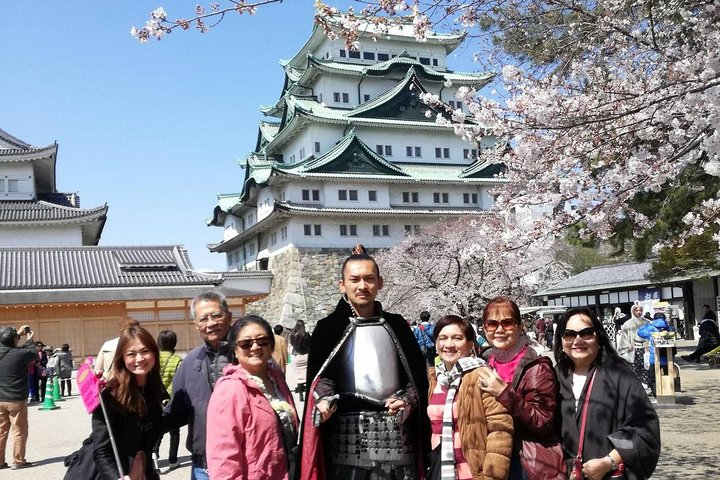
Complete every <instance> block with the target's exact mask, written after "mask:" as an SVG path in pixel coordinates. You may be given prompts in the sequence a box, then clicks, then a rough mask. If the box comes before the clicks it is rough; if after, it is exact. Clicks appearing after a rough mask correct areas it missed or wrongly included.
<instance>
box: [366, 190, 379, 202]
mask: <svg viewBox="0 0 720 480" xmlns="http://www.w3.org/2000/svg"><path fill="white" fill-rule="evenodd" d="M368 202H377V190H368Z"/></svg>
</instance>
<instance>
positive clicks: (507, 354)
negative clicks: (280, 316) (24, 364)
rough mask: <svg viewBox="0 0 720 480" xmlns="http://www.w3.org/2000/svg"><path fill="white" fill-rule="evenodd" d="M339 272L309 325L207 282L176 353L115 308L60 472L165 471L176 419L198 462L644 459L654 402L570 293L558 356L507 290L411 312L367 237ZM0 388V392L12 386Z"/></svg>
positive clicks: (652, 437)
mask: <svg viewBox="0 0 720 480" xmlns="http://www.w3.org/2000/svg"><path fill="white" fill-rule="evenodd" d="M339 285H340V293H341V296H340V299H339V301H338V304H337V306H336V308H335V310H334V311H333V312H332V313H331V314H330V315H328V316H327V317H326V318H323V319H321V320H319V321H318V322H317V323H316V325H315V328H314V331H313V332H312V335H311V334H310V333H308V332H307V331H306V330H305V326H304V325H303V324H299V325H296V327H295V328H293V329H292V331H291V332H289V333H285V332H283V330H282V329H277V328H276V329H273V327H272V326H271V325H270V323H269V322H268V321H266V320H265V319H263V318H262V317H260V316H256V315H245V316H242V317H241V318H238V319H237V320H235V321H233V318H232V317H233V316H232V313H231V312H230V310H229V309H228V304H227V301H226V300H225V298H224V297H223V296H222V295H221V294H220V293H218V292H215V291H211V292H205V293H203V294H200V295H198V296H197V297H196V298H194V299H193V300H192V302H191V315H192V318H193V320H194V324H195V328H196V330H197V332H198V334H199V336H200V338H201V340H202V342H201V343H200V345H199V346H198V347H197V348H195V349H193V350H191V351H190V352H188V353H187V355H186V356H185V357H184V358H182V359H181V358H180V356H178V355H177V354H175V346H176V343H177V337H176V335H175V334H174V333H173V332H171V331H162V332H160V334H159V335H158V337H157V339H155V338H153V336H152V335H151V334H150V333H149V332H148V331H147V330H145V329H144V328H142V326H140V325H138V324H137V322H126V323H125V324H123V325H122V326H121V332H120V335H119V336H118V337H117V338H116V339H112V340H111V341H109V342H106V345H103V349H105V348H106V346H107V350H108V355H107V356H104V355H103V351H102V349H101V352H100V353H101V355H99V356H98V362H97V364H96V365H95V369H96V371H97V374H98V376H102V377H104V379H105V386H104V389H103V391H102V394H101V400H102V403H103V405H104V408H102V409H100V408H98V409H96V410H95V411H94V413H93V414H92V420H91V423H92V433H91V435H90V437H89V438H88V439H86V440H85V442H83V444H82V446H79V447H80V448H79V449H78V450H77V451H76V452H73V453H72V454H71V455H69V456H68V457H67V458H66V459H65V461H66V466H67V467H68V468H67V473H66V476H65V478H66V479H77V478H85V479H102V480H117V479H121V480H136V479H145V480H153V479H155V480H158V479H159V478H160V476H159V475H160V473H161V471H160V470H159V469H158V451H159V445H160V440H161V438H162V435H163V433H169V434H170V458H169V459H168V460H169V467H168V468H169V469H172V468H176V467H177V465H178V458H177V450H178V440H179V435H178V430H177V429H178V428H180V427H182V426H185V425H187V427H188V435H187V443H186V447H187V448H188V450H189V451H190V453H191V468H190V478H191V480H204V479H213V480H225V479H263V480H267V479H270V480H275V479H277V480H280V479H287V480H291V479H293V480H297V479H301V480H311V479H358V480H382V479H389V480H390V479H392V480H400V479H403V480H422V479H428V480H436V479H438V480H451V479H459V480H463V479H475V478H484V479H498V480H500V479H513V480H514V479H518V480H523V479H528V480H536V479H567V478H573V479H583V478H587V479H591V480H599V479H606V478H626V479H644V478H649V477H650V476H651V475H652V473H653V471H654V469H655V466H656V464H657V461H658V458H659V454H660V431H659V422H658V417H657V414H656V413H655V410H654V408H653V407H652V405H651V403H650V400H649V398H648V396H647V394H646V393H645V390H644V389H643V386H642V383H641V379H640V378H638V376H637V375H636V374H635V372H634V371H633V368H632V365H631V364H633V362H631V361H629V360H628V359H627V358H623V357H621V356H620V355H619V354H618V353H617V352H616V350H615V348H614V347H613V342H611V340H610V338H609V337H608V335H607V333H606V331H605V330H604V328H603V326H602V324H601V322H600V321H599V320H598V319H597V318H596V316H595V315H594V313H593V312H592V311H591V310H589V309H587V308H573V309H571V310H569V311H567V312H566V313H565V314H564V315H563V316H562V318H560V320H559V321H558V322H557V323H556V325H555V326H554V329H552V328H551V329H549V331H548V329H546V330H545V332H544V336H543V337H542V338H541V340H542V341H547V337H548V333H550V334H551V335H552V333H554V334H555V335H554V340H553V342H552V347H553V353H554V357H555V359H556V364H555V365H553V362H552V361H551V360H550V358H549V357H547V356H543V355H541V354H540V353H542V349H538V348H536V347H537V344H538V343H537V340H538V338H537V337H536V338H532V337H531V336H529V335H527V333H526V328H525V324H524V322H523V321H522V320H521V316H520V310H519V308H518V306H517V305H516V304H515V302H514V301H513V300H512V299H510V298H506V297H498V298H495V299H492V300H491V301H489V302H488V303H487V305H484V306H483V307H484V308H483V316H482V319H481V320H480V321H479V322H478V323H480V325H479V327H480V328H477V327H478V326H477V325H474V322H472V321H470V320H468V319H466V318H462V317H459V316H457V315H453V314H447V315H442V316H440V318H439V319H438V320H437V321H436V322H434V324H433V322H430V319H429V315H426V314H425V313H423V315H422V316H421V322H420V324H418V325H417V326H416V327H417V328H411V327H410V325H409V324H408V322H407V321H406V319H405V318H403V317H402V316H401V315H399V314H395V313H390V312H387V311H385V310H384V309H383V307H382V305H381V304H380V302H378V301H377V300H376V297H377V294H378V292H379V291H380V290H381V289H382V287H383V278H382V276H381V275H380V269H379V267H378V265H377V263H376V262H375V260H374V259H373V258H372V257H371V256H369V255H368V254H367V252H366V251H365V249H364V248H363V247H362V246H361V245H358V246H356V247H355V249H354V250H353V252H352V254H351V255H350V256H349V257H348V258H347V259H346V260H345V262H344V263H343V265H342V269H341V272H340V280H339ZM276 327H277V326H276ZM421 327H422V328H421ZM418 331H419V332H418ZM5 333H7V332H4V331H3V336H2V338H0V340H2V347H0V358H1V357H2V356H8V355H15V354H16V353H15V352H16V351H18V353H17V355H18V358H17V360H13V361H14V362H21V361H25V360H24V357H23V358H22V359H21V358H20V356H21V355H24V353H22V352H20V351H27V352H30V350H29V349H27V350H24V349H21V348H16V347H17V344H18V341H19V337H20V336H19V335H18V333H17V332H10V333H12V335H11V336H12V338H9V336H8V335H9V333H8V335H5ZM6 336H7V337H8V338H7V339H6ZM286 340H287V341H286ZM481 342H482V343H483V344H484V346H481ZM28 343H33V342H32V341H31V334H28ZM35 348H36V347H35ZM113 348H114V350H113ZM288 350H289V352H288ZM539 352H540V353H539ZM110 353H111V355H110ZM33 355H35V356H37V351H36V352H35V353H33ZM288 356H290V358H292V360H291V361H292V362H293V363H295V364H296V365H295V366H296V367H297V366H298V365H299V366H300V368H299V369H297V368H295V369H293V370H294V371H296V374H297V375H298V377H297V378H296V379H295V380H296V382H295V383H296V384H298V385H300V392H301V393H302V396H301V400H303V399H304V400H303V401H304V405H303V407H304V408H303V409H302V410H300V409H299V408H298V406H299V404H298V405H296V403H295V400H294V397H293V394H292V392H291V391H290V388H289V387H288V383H287V382H286V378H285V373H286V372H285V369H286V363H287V360H288ZM102 357H104V358H102ZM101 358H102V359H101ZM298 370H299V372H298ZM4 375H6V374H5V369H2V370H0V377H2V376H4ZM0 381H2V382H3V384H5V379H4V378H0ZM5 390H7V389H0V408H7V407H6V405H7V404H8V403H11V402H12V401H13V399H11V398H10V397H9V396H8V392H6V391H5ZM300 392H299V393H300ZM68 393H70V387H68ZM23 400H26V398H25V397H23ZM26 403H27V402H25V404H26ZM0 446H2V447H3V449H2V451H3V452H4V444H3V445H0ZM17 453H18V455H19V456H17V457H16V458H15V461H16V462H18V461H20V462H21V463H22V462H25V459H24V452H17ZM5 465H7V464H5ZM0 467H2V465H0Z"/></svg>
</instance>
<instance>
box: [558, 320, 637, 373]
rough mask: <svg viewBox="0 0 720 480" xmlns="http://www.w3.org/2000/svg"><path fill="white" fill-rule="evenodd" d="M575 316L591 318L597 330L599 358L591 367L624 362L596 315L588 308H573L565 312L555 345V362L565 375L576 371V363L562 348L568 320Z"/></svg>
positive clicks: (596, 358)
mask: <svg viewBox="0 0 720 480" xmlns="http://www.w3.org/2000/svg"><path fill="white" fill-rule="evenodd" d="M575 315H582V316H584V317H587V318H589V319H590V323H591V325H592V327H593V328H594V329H595V337H596V338H597V341H598V347H599V349H598V354H597V357H595V360H593V362H592V364H591V366H593V367H597V366H598V365H603V364H610V363H620V362H624V360H623V359H622V358H621V357H620V355H618V353H617V352H616V351H615V349H614V348H613V346H612V342H610V337H608V334H607V332H606V331H605V328H603V324H602V323H601V322H600V320H598V318H597V317H596V316H595V313H594V312H593V311H592V310H590V309H589V308H587V307H576V308H571V309H570V310H568V311H567V312H565V314H564V315H563V316H562V318H560V321H559V322H558V325H557V330H556V333H555V340H554V345H553V353H554V354H555V360H556V361H557V365H558V367H559V368H560V370H561V371H562V373H563V374H564V375H568V374H569V373H570V372H572V371H574V370H575V362H573V361H572V359H571V358H570V357H568V356H567V355H566V354H565V352H564V351H563V347H562V336H563V333H564V332H565V328H566V327H567V323H568V320H570V318H572V317H573V316H575Z"/></svg>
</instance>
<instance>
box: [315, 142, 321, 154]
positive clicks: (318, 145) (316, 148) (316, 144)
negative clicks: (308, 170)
mask: <svg viewBox="0 0 720 480" xmlns="http://www.w3.org/2000/svg"><path fill="white" fill-rule="evenodd" d="M315 153H320V142H315Z"/></svg>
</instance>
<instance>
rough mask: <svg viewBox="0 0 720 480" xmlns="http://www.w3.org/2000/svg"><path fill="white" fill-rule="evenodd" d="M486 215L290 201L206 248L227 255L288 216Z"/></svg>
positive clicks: (457, 210)
mask: <svg viewBox="0 0 720 480" xmlns="http://www.w3.org/2000/svg"><path fill="white" fill-rule="evenodd" d="M488 215H492V213H490V212H488V211H486V210H485V211H481V210H472V209H460V208H422V207H417V208H337V207H323V206H320V205H309V204H308V205H298V204H293V203H290V202H275V203H274V205H273V211H272V213H270V215H268V216H266V217H264V218H263V219H262V220H260V221H258V222H257V223H255V224H254V225H252V226H251V227H250V228H248V229H247V230H244V231H242V232H240V233H238V234H237V235H235V236H234V237H232V238H230V239H227V240H224V241H222V242H219V243H215V244H212V245H208V248H209V249H210V251H211V252H228V251H230V250H232V249H234V248H237V247H238V246H240V245H241V244H242V242H244V241H246V240H248V239H250V238H254V236H255V235H257V234H259V233H263V232H267V231H270V230H272V229H274V228H275V227H276V226H277V225H278V224H279V223H281V222H283V221H285V220H286V219H287V218H289V217H291V216H292V217H295V216H308V217H312V218H317V217H337V218H346V219H351V218H357V219H358V220H366V219H367V218H374V219H392V218H408V217H415V218H416V219H432V220H433V221H440V220H443V219H446V218H450V217H462V216H473V217H483V216H488ZM348 221H351V220H348Z"/></svg>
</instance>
